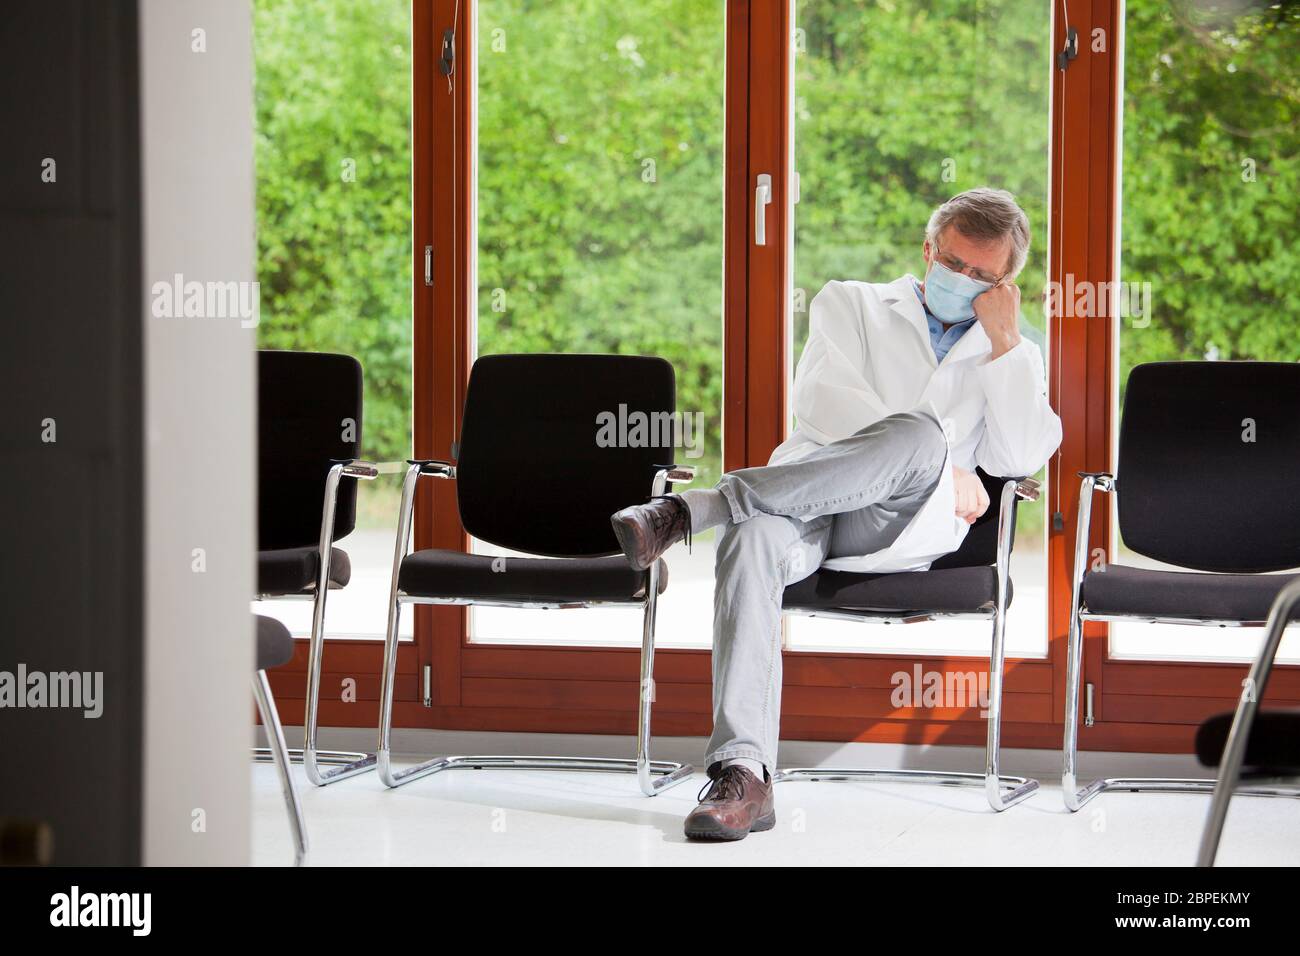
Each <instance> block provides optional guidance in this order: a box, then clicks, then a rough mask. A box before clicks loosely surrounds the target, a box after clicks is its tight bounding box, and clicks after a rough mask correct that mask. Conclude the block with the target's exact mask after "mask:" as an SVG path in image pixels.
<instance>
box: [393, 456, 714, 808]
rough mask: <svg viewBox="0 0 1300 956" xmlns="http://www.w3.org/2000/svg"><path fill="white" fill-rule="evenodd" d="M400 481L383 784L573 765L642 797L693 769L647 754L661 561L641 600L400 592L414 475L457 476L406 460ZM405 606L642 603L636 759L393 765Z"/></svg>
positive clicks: (684, 475) (455, 759)
mask: <svg viewBox="0 0 1300 956" xmlns="http://www.w3.org/2000/svg"><path fill="white" fill-rule="evenodd" d="M409 465H410V467H408V468H407V471H406V478H405V480H404V481H403V483H402V503H401V510H400V512H399V517H398V524H397V541H396V544H395V546H394V549H393V580H392V587H391V590H390V592H389V600H388V633H387V636H386V639H385V642H384V671H383V680H382V684H381V688H380V694H379V708H380V710H379V746H378V751H377V757H378V767H379V778H380V779H381V780H382V781H383V782H384V784H385V785H386V786H388V787H394V788H395V787H400V786H403V785H405V784H408V783H411V782H412V781H414V780H418V779H420V778H421V777H427V776H429V775H431V774H435V773H439V772H441V771H444V770H455V769H461V768H468V769H474V770H577V771H614V772H621V773H635V774H636V777H637V782H638V784H639V785H640V787H641V792H642V793H644V794H645V795H646V796H648V797H653V796H655V795H656V794H659V793H662V792H663V791H664V790H667V789H668V788H669V787H673V786H676V785H677V784H679V783H681V782H682V781H684V780H686V779H687V778H688V777H690V776H691V774H692V773H694V772H695V770H694V768H693V767H692V766H691V765H690V764H683V763H675V762H672V761H666V760H651V759H650V711H651V707H652V705H653V703H654V636H655V611H656V608H657V605H658V600H659V565H658V562H656V563H655V564H653V565H651V567H650V570H649V572H648V575H647V581H646V597H645V600H643V601H590V602H581V603H564V604H547V603H515V602H494V601H476V600H470V599H450V598H447V599H443V598H422V597H419V596H413V595H409V594H406V593H405V592H403V591H402V590H400V588H399V587H398V578H399V576H400V574H401V570H402V561H403V560H404V559H405V557H406V555H407V547H408V545H409V542H410V535H411V511H412V507H413V504H414V499H415V488H416V485H417V483H418V481H419V479H420V478H421V477H423V476H430V477H434V478H442V479H447V480H451V479H455V477H456V467H455V466H454V465H452V464H450V463H448V462H444V461H432V460H425V461H413V462H410V463H409ZM692 478H694V469H692V468H689V467H681V466H670V467H664V468H660V469H659V470H658V471H656V472H655V476H654V480H653V482H652V483H651V494H652V495H661V494H663V493H664V490H665V488H666V487H667V483H668V482H669V481H679V482H685V481H690V480H692ZM403 604H442V605H474V604H480V605H485V606H494V607H513V608H557V609H570V608H579V607H596V606H624V607H641V608H643V609H644V615H643V618H642V628H641V684H640V695H639V699H640V705H639V707H638V710H637V743H636V757H635V758H634V759H627V758H616V757H612V758H602V757H554V756H510V755H477V756H449V757H435V758H433V759H432V760H426V761H424V762H423V763H420V764H417V765H415V766H413V767H407V768H405V769H402V770H398V769H396V768H395V767H394V765H393V763H392V750H391V734H392V724H393V685H394V681H395V679H396V673H397V644H398V641H397V624H398V618H399V615H400V613H401V607H402V605H403Z"/></svg>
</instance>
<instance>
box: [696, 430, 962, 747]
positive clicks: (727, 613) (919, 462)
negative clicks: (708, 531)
mask: <svg viewBox="0 0 1300 956" xmlns="http://www.w3.org/2000/svg"><path fill="white" fill-rule="evenodd" d="M946 457H947V444H946V442H945V441H944V437H943V430H942V426H941V425H940V424H939V422H938V420H937V419H935V418H934V417H933V416H931V415H929V414H927V413H924V412H906V413H903V414H898V415H890V416H889V417H888V418H883V419H881V420H880V421H878V422H876V423H874V424H872V425H869V426H868V427H866V428H864V429H862V430H861V431H859V432H857V433H856V434H854V435H851V436H850V437H848V438H845V439H842V440H841V441H837V442H832V443H831V444H829V445H823V446H821V447H820V448H818V449H816V450H815V451H813V452H810V453H809V454H808V455H806V456H805V457H803V458H801V459H799V460H797V461H791V462H786V463H784V464H779V465H765V466H763V467H759V468H742V469H740V470H739V471H733V472H730V473H729V474H726V475H723V476H722V478H721V480H720V481H719V482H718V486H717V487H718V490H719V491H720V492H722V494H723V496H724V497H726V499H727V501H728V503H730V505H731V514H732V520H730V521H728V522H726V524H724V525H723V526H722V527H721V528H720V529H719V535H718V541H717V559H716V583H715V586H714V596H713V736H712V737H711V738H710V739H709V749H708V754H707V757H706V760H707V766H709V767H710V768H713V767H714V765H715V764H716V763H718V762H719V761H721V760H725V759H727V758H729V757H748V758H749V759H751V760H759V761H762V763H763V765H764V766H766V767H767V768H768V770H773V769H774V768H775V767H776V748H777V740H778V737H779V732H780V721H781V595H782V592H783V591H784V590H785V587H786V585H789V584H793V583H794V582H796V581H801V580H803V579H804V578H806V577H808V575H810V574H812V573H813V572H814V571H816V570H817V568H818V566H819V565H820V564H821V563H822V562H823V561H824V560H826V559H827V558H828V557H830V558H835V557H844V556H852V555H860V554H871V553H873V552H875V551H879V550H881V549H882V548H886V547H888V546H889V545H890V544H892V543H893V542H894V539H896V538H897V537H898V536H899V535H900V534H902V532H903V529H904V528H905V527H907V524H908V523H909V522H910V521H911V519H912V517H913V516H914V515H915V514H916V513H917V512H918V511H919V510H920V508H921V506H922V505H923V504H925V502H926V501H927V500H928V499H929V497H930V494H931V493H932V492H933V491H934V489H935V488H936V487H938V483H939V481H940V480H941V479H942V478H943V464H944V461H945V459H946ZM804 519H808V520H804Z"/></svg>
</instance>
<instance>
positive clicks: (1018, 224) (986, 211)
mask: <svg viewBox="0 0 1300 956" xmlns="http://www.w3.org/2000/svg"><path fill="white" fill-rule="evenodd" d="M949 226H955V227H956V228H957V231H958V232H960V233H961V234H962V235H963V236H965V237H966V238H967V239H974V240H975V241H976V242H1000V241H1001V240H1003V239H1007V238H1010V239H1011V258H1010V260H1009V261H1008V263H1007V265H1008V267H1009V268H1008V269H1007V275H1009V276H1010V277H1012V278H1015V277H1016V276H1018V275H1019V274H1020V270H1021V269H1023V268H1024V267H1025V260H1026V259H1027V258H1028V257H1029V217H1028V216H1026V215H1025V211H1024V210H1023V209H1021V208H1020V206H1019V205H1017V204H1016V197H1015V196H1013V195H1011V193H1009V192H1007V191H1006V190H1005V189H989V188H988V187H987V186H980V187H978V188H976V189H968V190H966V191H965V192H964V193H958V194H957V195H956V196H953V197H952V198H951V199H949V200H948V201H947V202H946V203H944V204H943V205H942V206H940V207H939V208H938V209H936V210H935V211H934V212H932V213H931V214H930V221H929V223H927V224H926V227H925V238H926V239H927V240H928V241H929V243H930V245H932V246H933V245H934V244H935V243H936V241H937V240H938V238H939V234H940V233H942V232H943V231H944V230H945V229H947V228H948V227H949Z"/></svg>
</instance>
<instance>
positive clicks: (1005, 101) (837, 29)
mask: <svg viewBox="0 0 1300 956" xmlns="http://www.w3.org/2000/svg"><path fill="white" fill-rule="evenodd" d="M797 10H798V24H797V27H798V29H799V31H800V33H799V35H798V36H797V38H796V43H797V46H796V49H797V50H798V51H799V52H798V54H797V57H796V60H795V103H794V109H795V165H796V167H797V168H798V170H799V175H800V190H801V197H800V200H799V205H798V206H797V207H796V213H795V287H796V288H798V289H801V290H803V292H804V293H805V298H806V302H811V300H812V297H813V296H814V295H815V294H816V293H817V291H818V290H820V289H821V287H822V286H823V285H825V284H826V282H828V281H829V280H831V279H862V280H866V281H871V282H887V281H890V280H892V279H896V278H897V277H898V276H900V275H903V274H904V273H907V272H911V273H913V274H916V275H920V274H921V272H922V270H923V269H924V263H923V260H922V258H921V243H922V241H923V240H924V238H925V224H926V221H927V220H928V219H929V217H930V213H931V212H933V211H934V208H935V207H936V206H938V205H939V204H940V203H942V202H943V201H944V200H945V199H948V198H949V197H951V196H953V195H955V194H956V193H959V192H961V191H962V190H965V189H970V188H972V187H974V186H982V185H987V186H994V187H997V188H1001V189H1007V190H1010V191H1011V192H1012V193H1013V194H1015V196H1016V198H1017V200H1018V201H1019V202H1020V204H1021V206H1023V207H1024V209H1025V211H1026V213H1027V214H1028V216H1029V221H1030V225H1031V227H1032V230H1033V240H1032V243H1031V245H1030V256H1029V261H1028V263H1027V265H1026V267H1025V271H1024V272H1023V273H1022V274H1021V278H1020V284H1021V288H1022V290H1024V300H1025V302H1026V309H1025V312H1026V315H1027V316H1028V317H1029V319H1030V322H1032V324H1033V325H1036V326H1037V327H1039V328H1041V327H1042V325H1043V321H1042V313H1043V310H1042V308H1041V306H1040V305H1038V302H1039V298H1038V293H1039V292H1040V291H1041V289H1042V287H1043V281H1044V278H1043V277H1044V261H1045V256H1046V246H1047V243H1046V241H1045V237H1046V218H1047V213H1046V203H1047V183H1048V168H1047V147H1048V139H1049V134H1050V130H1049V126H1048V106H1049V97H1050V83H1051V49H1050V37H1049V30H1048V16H1047V10H1046V6H1045V5H1044V4H1043V3H1041V2H1040V0H1003V2H998V3H992V4H988V3H971V2H969V0H897V2H887V0H880V2H875V0H853V2H845V0H804V2H801V3H800V4H799V5H798V7H797ZM800 47H802V49H801V48H800ZM806 302H805V303H804V304H805V309H804V310H803V311H801V312H798V313H796V326H795V336H794V338H795V347H796V349H802V346H803V340H804V338H805V337H806V334H807V320H808V315H807V311H806ZM799 304H800V303H799V302H796V306H798V305H799Z"/></svg>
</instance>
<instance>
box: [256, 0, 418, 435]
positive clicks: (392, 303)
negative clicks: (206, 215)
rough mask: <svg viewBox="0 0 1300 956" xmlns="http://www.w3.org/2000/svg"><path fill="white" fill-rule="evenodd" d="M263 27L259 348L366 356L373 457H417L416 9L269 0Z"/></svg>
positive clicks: (357, 1)
mask: <svg viewBox="0 0 1300 956" xmlns="http://www.w3.org/2000/svg"><path fill="white" fill-rule="evenodd" d="M253 28H254V50H255V60H256V76H255V86H256V110H257V117H256V121H257V126H256V130H257V141H256V161H257V226H258V231H257V245H258V261H257V272H258V280H259V282H260V283H261V288H262V311H261V323H260V325H259V326H258V343H259V345H260V346H261V347H263V348H274V349H302V350H313V351H333V352H345V353H347V354H349V355H353V356H356V357H357V358H358V359H360V360H361V363H362V365H363V367H364V370H365V400H366V404H365V417H364V421H363V428H362V431H363V434H362V440H363V449H362V453H363V454H364V455H366V456H368V457H376V458H381V459H390V458H395V457H401V456H404V455H409V454H410V447H411V439H410V428H411V426H410V408H411V107H410V86H411V42H410V9H409V4H406V3H402V2H395V0H348V2H346V3H320V2H308V0H257V2H256V3H255V5H254V19H253Z"/></svg>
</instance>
